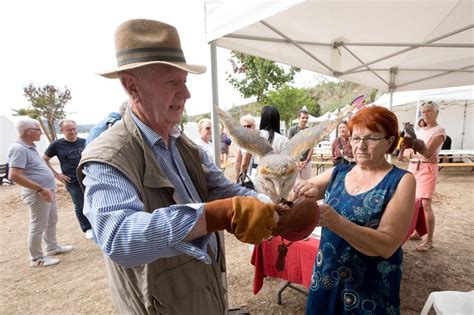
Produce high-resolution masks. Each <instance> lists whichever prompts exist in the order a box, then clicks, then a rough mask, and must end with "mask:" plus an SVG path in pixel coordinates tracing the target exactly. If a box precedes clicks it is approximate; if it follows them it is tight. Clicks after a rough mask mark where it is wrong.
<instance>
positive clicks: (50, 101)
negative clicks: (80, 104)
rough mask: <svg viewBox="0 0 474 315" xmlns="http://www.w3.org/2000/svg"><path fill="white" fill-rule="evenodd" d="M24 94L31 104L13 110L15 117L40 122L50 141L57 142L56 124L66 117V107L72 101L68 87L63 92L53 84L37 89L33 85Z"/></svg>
mask: <svg viewBox="0 0 474 315" xmlns="http://www.w3.org/2000/svg"><path fill="white" fill-rule="evenodd" d="M23 92H24V94H23V95H24V96H25V97H26V98H27V99H28V101H29V102H30V104H29V105H28V107H26V108H21V109H18V110H13V111H14V112H15V114H14V115H16V116H28V117H30V118H33V119H36V120H38V122H39V123H40V126H41V129H43V132H44V134H45V135H46V138H48V141H49V142H52V141H54V140H56V139H57V135H56V128H55V126H56V122H57V121H59V120H61V119H63V118H64V117H66V112H65V111H64V107H65V106H66V103H67V102H68V101H69V100H70V99H71V92H70V91H69V90H68V88H67V87H64V91H61V90H59V89H57V88H56V87H55V86H53V85H51V84H46V85H45V86H43V87H36V86H34V85H33V83H30V84H29V85H28V86H27V87H25V88H24V89H23Z"/></svg>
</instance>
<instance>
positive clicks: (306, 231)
mask: <svg viewBox="0 0 474 315" xmlns="http://www.w3.org/2000/svg"><path fill="white" fill-rule="evenodd" d="M276 212H277V213H278V215H279V217H280V219H279V221H278V226H277V227H276V228H275V229H273V232H272V235H274V236H278V235H280V236H282V237H283V238H285V239H287V240H289V241H299V240H302V239H305V238H306V237H308V236H309V235H310V234H311V232H313V230H314V228H315V227H316V226H317V225H318V222H319V207H318V204H317V203H316V200H314V198H308V197H305V196H303V197H300V198H298V199H296V201H295V202H294V203H291V202H286V201H284V202H283V203H279V204H278V205H277V206H276Z"/></svg>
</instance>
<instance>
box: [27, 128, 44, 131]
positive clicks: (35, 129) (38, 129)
mask: <svg viewBox="0 0 474 315" xmlns="http://www.w3.org/2000/svg"><path fill="white" fill-rule="evenodd" d="M28 130H34V131H41V129H40V128H28Z"/></svg>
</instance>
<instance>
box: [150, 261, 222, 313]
mask: <svg viewBox="0 0 474 315" xmlns="http://www.w3.org/2000/svg"><path fill="white" fill-rule="evenodd" d="M213 268H214V267H213V266H212V265H207V264H204V263H203V262H200V261H198V260H192V261H189V262H187V263H186V264H184V265H181V266H178V267H176V268H173V269H169V270H166V271H164V272H162V273H161V274H160V275H158V276H157V277H156V278H155V281H154V282H153V283H154V288H152V290H151V293H152V296H153V304H154V307H155V309H156V311H157V312H158V313H160V314H223V313H224V307H225V306H224V302H223V301H224V300H223V297H221V293H220V292H221V291H220V289H219V286H220V283H218V281H219V282H220V279H219V280H218V279H216V276H215V275H216V274H215V272H214V270H213Z"/></svg>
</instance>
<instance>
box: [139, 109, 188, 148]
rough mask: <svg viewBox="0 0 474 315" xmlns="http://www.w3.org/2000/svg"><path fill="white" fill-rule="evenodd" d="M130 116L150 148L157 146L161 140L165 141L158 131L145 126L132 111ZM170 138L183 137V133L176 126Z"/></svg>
mask: <svg viewBox="0 0 474 315" xmlns="http://www.w3.org/2000/svg"><path fill="white" fill-rule="evenodd" d="M130 116H131V117H132V119H133V122H135V124H136V125H137V127H138V129H139V130H140V132H141V133H142V135H143V137H144V138H145V141H146V142H147V144H148V145H149V146H153V145H155V144H156V143H157V142H158V141H160V140H162V141H163V138H162V137H161V136H160V135H159V134H158V133H157V132H156V131H154V130H153V129H151V128H150V127H148V126H147V125H145V124H144V123H143V122H142V121H141V120H140V119H138V117H137V116H136V115H135V114H134V113H133V112H132V111H130ZM170 136H171V137H173V138H176V139H177V138H179V137H180V136H181V131H180V130H179V129H178V128H177V127H176V126H174V127H173V128H172V129H171V131H170Z"/></svg>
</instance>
